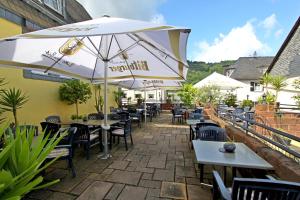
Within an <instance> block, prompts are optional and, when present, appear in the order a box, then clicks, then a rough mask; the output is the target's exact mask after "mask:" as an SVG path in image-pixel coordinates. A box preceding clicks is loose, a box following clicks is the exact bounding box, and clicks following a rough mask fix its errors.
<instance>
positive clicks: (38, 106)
mask: <svg viewBox="0 0 300 200" xmlns="http://www.w3.org/2000/svg"><path fill="white" fill-rule="evenodd" d="M0 77H3V78H5V80H6V82H8V84H7V85H5V86H4V88H11V87H16V88H20V89H21V90H22V91H23V92H24V93H25V94H26V95H27V96H29V101H28V102H27V103H26V104H25V105H24V106H23V108H21V109H20V110H18V111H17V112H18V114H17V116H18V121H19V124H34V125H39V124H40V122H41V121H43V120H44V119H45V117H47V116H48V115H59V116H60V117H61V119H62V120H63V121H68V120H70V117H71V115H72V114H75V113H76V109H75V105H68V104H66V103H65V102H62V101H60V99H59V93H58V90H59V86H60V85H61V84H62V83H59V82H52V81H43V80H34V79H26V78H23V71H22V70H21V69H14V68H4V67H0ZM102 88H103V87H102ZM91 89H92V92H93V95H92V97H91V99H89V100H88V102H87V103H86V104H79V114H80V115H84V114H88V113H92V112H96V109H95V108H94V105H95V102H94V98H95V96H94V89H93V86H92V85H91ZM116 89H117V88H116V87H115V86H109V89H108V110H109V107H110V106H116V104H115V102H114V99H113V91H114V90H116ZM101 94H102V95H103V89H102V93H101ZM4 116H5V117H6V118H7V119H9V120H10V121H11V122H12V121H13V116H12V114H11V113H5V114H4Z"/></svg>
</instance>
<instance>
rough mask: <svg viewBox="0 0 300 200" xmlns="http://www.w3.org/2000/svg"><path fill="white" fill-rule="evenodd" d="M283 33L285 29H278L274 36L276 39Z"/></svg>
mask: <svg viewBox="0 0 300 200" xmlns="http://www.w3.org/2000/svg"><path fill="white" fill-rule="evenodd" d="M282 33H283V29H278V30H277V31H276V32H275V33H274V36H275V37H276V38H279V37H280V36H281V35H282Z"/></svg>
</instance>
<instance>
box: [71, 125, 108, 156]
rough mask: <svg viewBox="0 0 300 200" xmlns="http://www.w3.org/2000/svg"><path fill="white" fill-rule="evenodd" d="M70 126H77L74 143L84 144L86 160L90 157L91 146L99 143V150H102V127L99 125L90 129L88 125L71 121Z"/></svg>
mask: <svg viewBox="0 0 300 200" xmlns="http://www.w3.org/2000/svg"><path fill="white" fill-rule="evenodd" d="M71 127H76V128H77V134H76V136H75V138H74V144H82V145H84V148H85V152H86V159H87V160H88V159H89V158H90V149H91V147H93V146H95V145H97V144H99V146H100V151H102V134H101V133H102V129H101V128H100V127H98V128H96V129H94V130H91V129H90V128H89V127H88V125H84V124H80V123H73V124H71Z"/></svg>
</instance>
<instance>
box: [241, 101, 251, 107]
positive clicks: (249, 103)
mask: <svg viewBox="0 0 300 200" xmlns="http://www.w3.org/2000/svg"><path fill="white" fill-rule="evenodd" d="M253 105H254V104H253V101H251V100H249V99H245V100H243V101H242V104H241V106H242V108H245V107H250V108H252V107H253Z"/></svg>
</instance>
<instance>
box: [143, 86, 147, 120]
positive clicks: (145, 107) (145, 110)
mask: <svg viewBox="0 0 300 200" xmlns="http://www.w3.org/2000/svg"><path fill="white" fill-rule="evenodd" d="M144 113H145V124H146V123H147V106H146V88H144Z"/></svg>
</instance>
